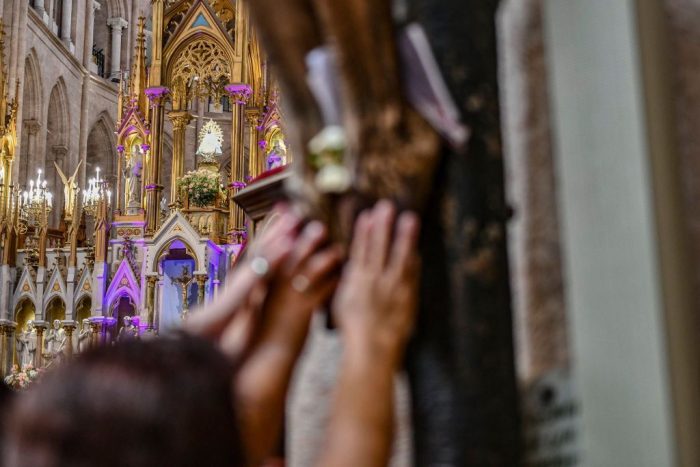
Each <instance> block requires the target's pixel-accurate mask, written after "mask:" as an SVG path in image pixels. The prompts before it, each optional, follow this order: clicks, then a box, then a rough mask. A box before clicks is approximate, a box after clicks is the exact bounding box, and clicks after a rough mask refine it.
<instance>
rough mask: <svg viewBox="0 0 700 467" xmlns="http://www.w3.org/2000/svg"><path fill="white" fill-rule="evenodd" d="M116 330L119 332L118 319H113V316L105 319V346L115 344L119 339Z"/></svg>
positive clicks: (103, 324) (103, 323)
mask: <svg viewBox="0 0 700 467" xmlns="http://www.w3.org/2000/svg"><path fill="white" fill-rule="evenodd" d="M116 330H117V318H112V317H111V316H109V317H107V318H105V319H104V321H102V333H103V339H102V342H103V343H105V344H111V343H113V342H114V341H115V340H116V339H117V336H116V333H115V331H116Z"/></svg>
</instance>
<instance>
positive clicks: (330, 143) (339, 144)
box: [309, 125, 347, 154]
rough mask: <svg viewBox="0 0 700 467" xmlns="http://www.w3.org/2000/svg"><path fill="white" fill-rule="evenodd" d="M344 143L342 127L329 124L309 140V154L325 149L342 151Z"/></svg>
mask: <svg viewBox="0 0 700 467" xmlns="http://www.w3.org/2000/svg"><path fill="white" fill-rule="evenodd" d="M346 145H347V140H346V139H345V130H344V129H343V127H341V126H337V125H331V126H327V127H325V128H324V129H323V130H321V132H320V133H319V134H317V135H316V136H314V137H313V138H312V139H311V141H309V151H310V152H311V154H322V153H324V152H326V151H333V152H342V151H344V150H345V146H346Z"/></svg>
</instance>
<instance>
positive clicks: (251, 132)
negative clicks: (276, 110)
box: [245, 109, 264, 178]
mask: <svg viewBox="0 0 700 467" xmlns="http://www.w3.org/2000/svg"><path fill="white" fill-rule="evenodd" d="M245 120H246V124H247V125H248V174H249V175H250V177H251V178H254V177H257V176H258V175H260V174H261V173H262V172H263V171H264V169H263V168H262V167H264V164H261V163H260V153H259V151H258V137H259V136H260V131H259V130H258V127H259V125H260V110H259V109H247V110H246V112H245Z"/></svg>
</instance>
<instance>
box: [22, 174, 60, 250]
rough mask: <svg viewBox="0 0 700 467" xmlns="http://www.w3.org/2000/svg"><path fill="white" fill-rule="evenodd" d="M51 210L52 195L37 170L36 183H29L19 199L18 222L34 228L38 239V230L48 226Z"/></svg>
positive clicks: (31, 181) (32, 181) (33, 181)
mask: <svg viewBox="0 0 700 467" xmlns="http://www.w3.org/2000/svg"><path fill="white" fill-rule="evenodd" d="M52 209H53V194H52V193H51V192H50V191H49V190H48V189H47V188H46V180H45V179H44V180H42V179H41V169H39V170H38V171H37V177H36V181H35V180H30V181H29V189H28V190H26V191H25V192H24V193H22V197H21V198H20V221H21V222H23V223H24V224H25V225H27V226H33V227H35V235H36V236H37V237H38V230H39V229H44V228H46V227H47V226H48V223H49V214H50V213H51V210H52Z"/></svg>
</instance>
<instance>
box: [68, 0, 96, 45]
mask: <svg viewBox="0 0 700 467" xmlns="http://www.w3.org/2000/svg"><path fill="white" fill-rule="evenodd" d="M89 10H91V8H88V11H89ZM72 20H73V2H72V0H63V12H62V14H61V40H62V41H63V43H64V44H66V47H68V50H70V51H71V52H75V46H74V45H73V37H72V36H71V32H72V31H71V30H72V29H73V28H72V22H73V21H72ZM90 45H92V44H90Z"/></svg>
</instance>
